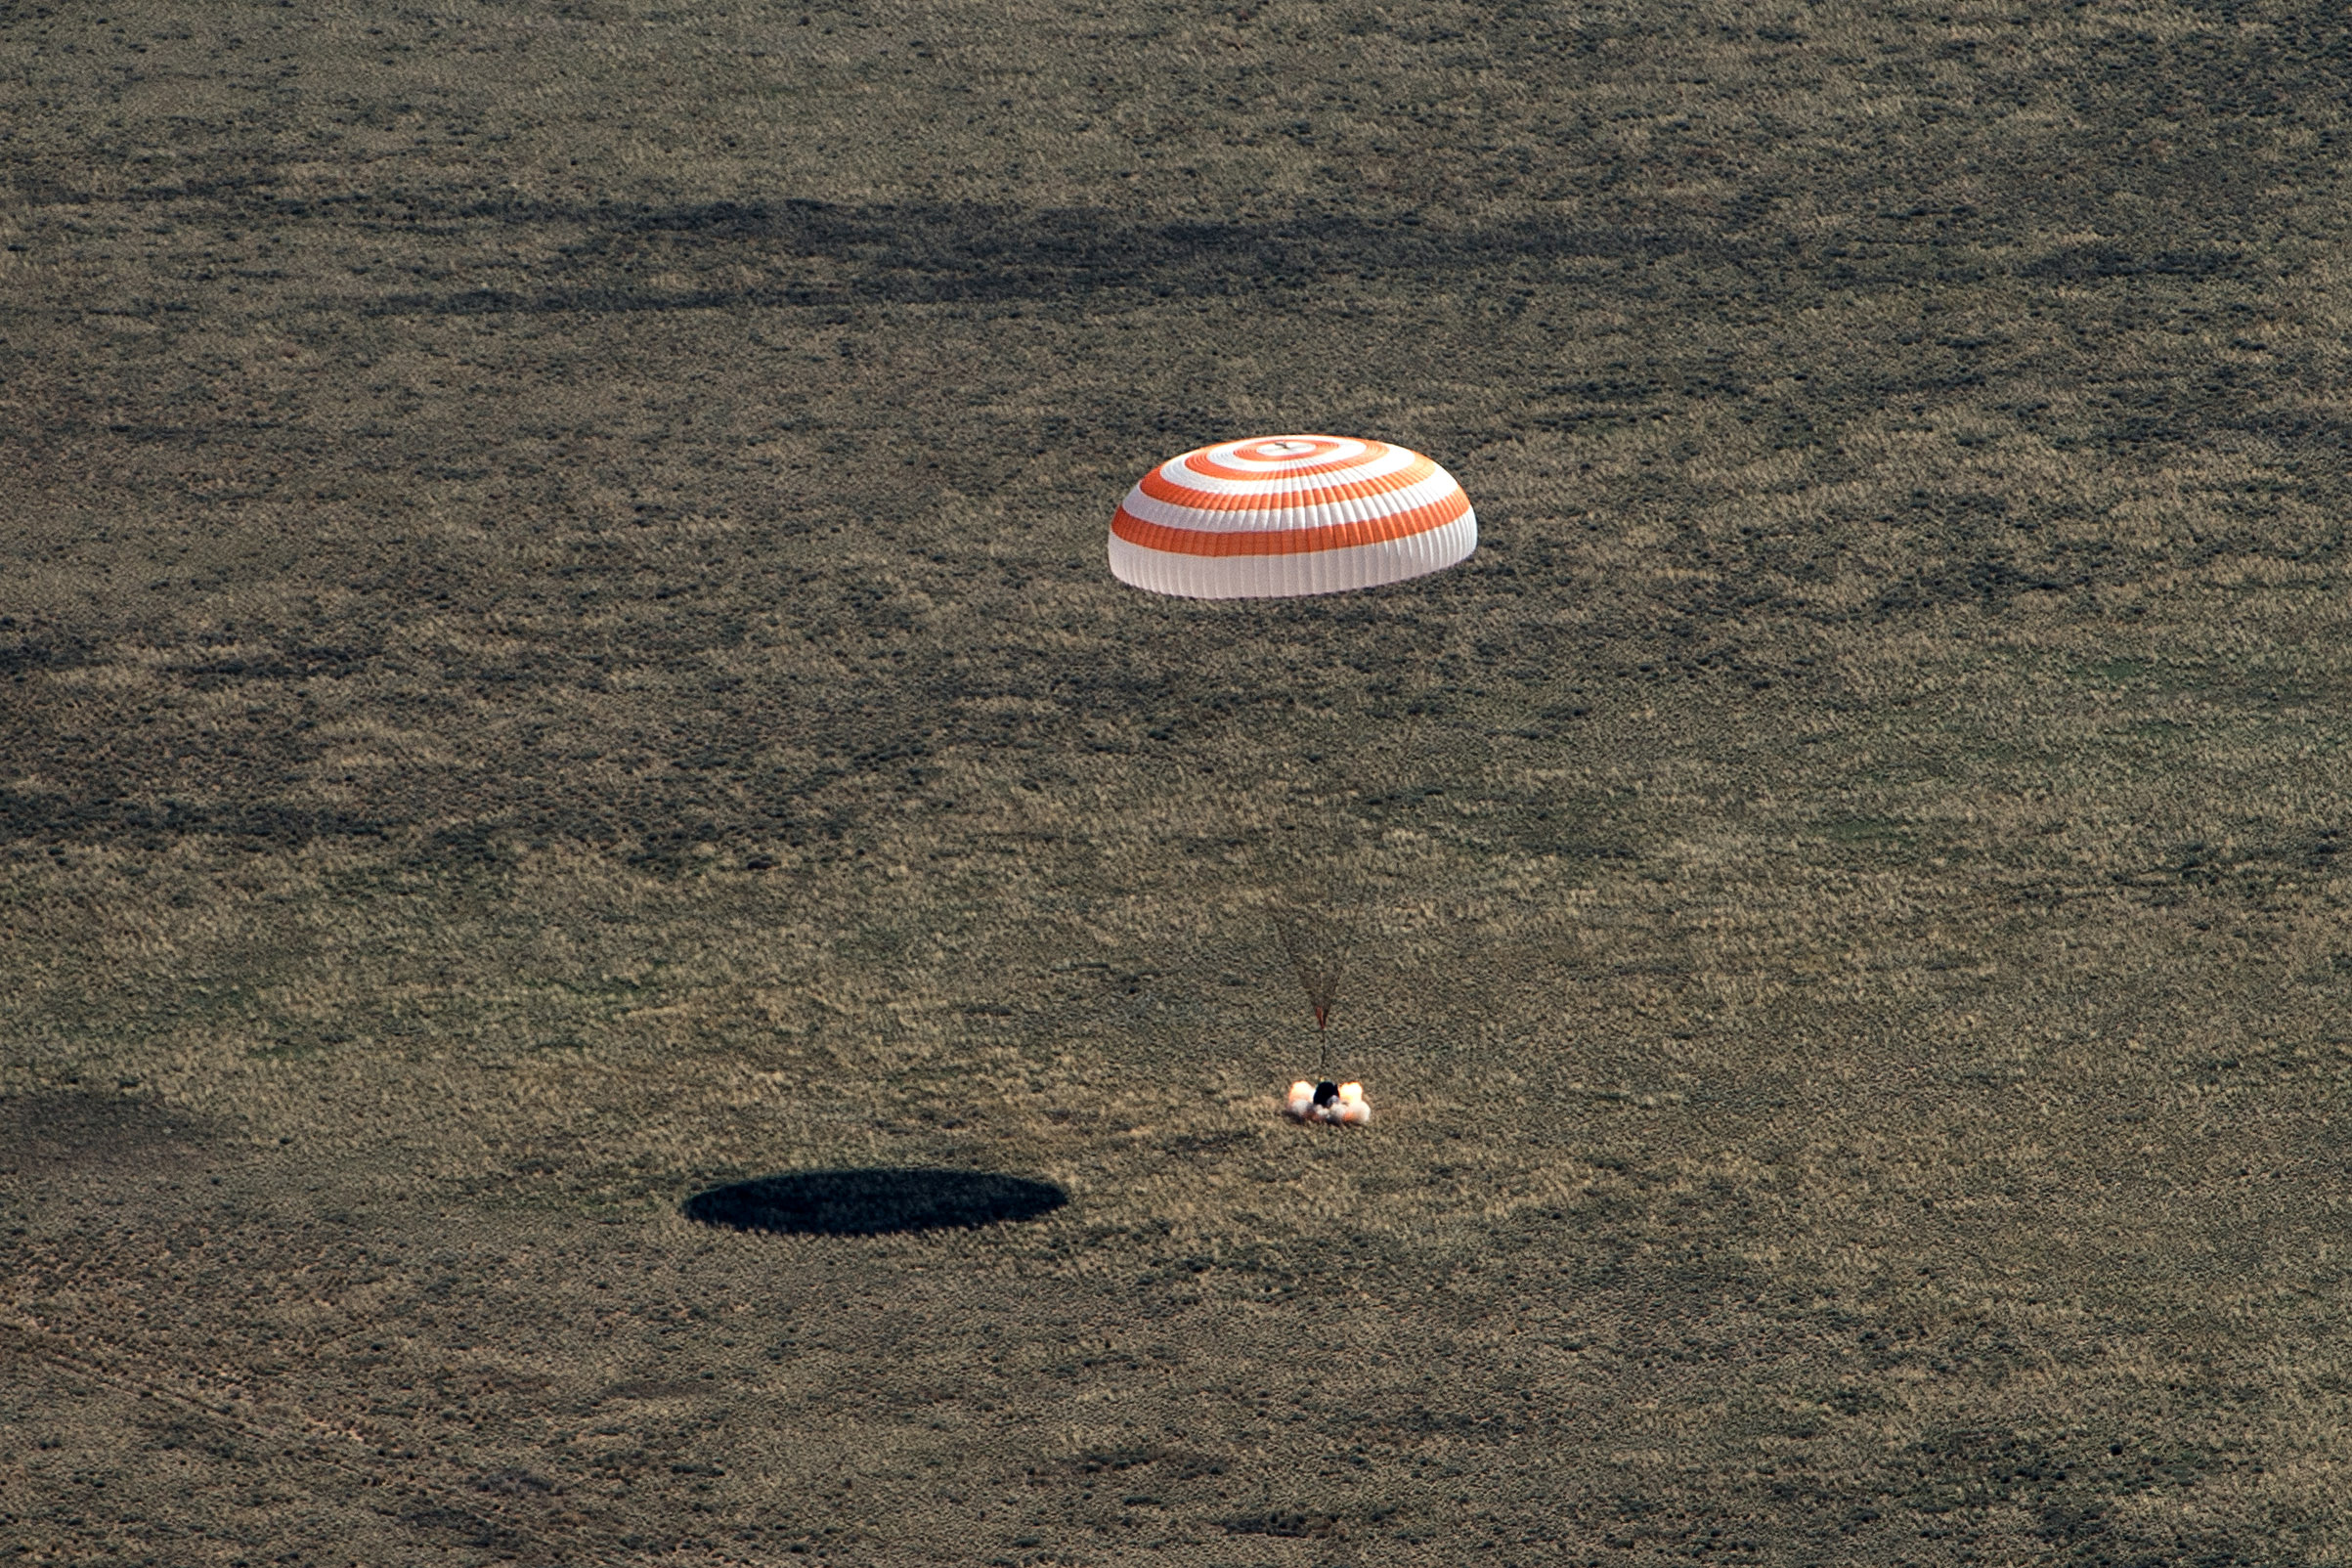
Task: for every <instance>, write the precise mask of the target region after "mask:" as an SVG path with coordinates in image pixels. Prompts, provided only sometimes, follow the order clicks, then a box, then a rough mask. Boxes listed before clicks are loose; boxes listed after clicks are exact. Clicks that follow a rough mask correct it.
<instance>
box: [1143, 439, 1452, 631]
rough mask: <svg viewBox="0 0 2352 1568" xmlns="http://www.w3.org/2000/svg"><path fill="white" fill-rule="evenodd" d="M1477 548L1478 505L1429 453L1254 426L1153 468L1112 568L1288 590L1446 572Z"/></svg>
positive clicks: (1161, 585) (1169, 589)
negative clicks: (1259, 431) (1260, 431)
mask: <svg viewBox="0 0 2352 1568" xmlns="http://www.w3.org/2000/svg"><path fill="white" fill-rule="evenodd" d="M1477 547H1478V514H1477V513H1476V512H1473V511H1472V510H1471V509H1470V498H1469V497H1467V496H1465V495H1463V494H1462V492H1461V486H1459V485H1458V484H1456V483H1455V482H1454V476H1453V475H1452V474H1450V473H1448V472H1446V471H1445V470H1444V469H1443V468H1440V467H1439V466H1438V465H1437V464H1436V463H1434V462H1431V461H1430V460H1429V459H1428V458H1426V457H1422V456H1421V455H1420V454H1419V453H1417V452H1413V451H1409V450H1408V449H1406V448H1404V447H1392V446H1390V445H1388V444H1387V443H1386V442H1382V441H1358V440H1353V439H1350V438H1348V437H1345V436H1255V437H1252V438H1251V439H1249V440H1247V441H1228V442H1226V443H1224V444H1223V445H1222V446H1215V447H1202V448H1200V449H1199V450H1198V451H1195V452H1188V453H1186V454H1185V455H1184V456H1183V457H1171V458H1169V459H1168V460H1167V461H1166V462H1163V463H1161V464H1160V465H1159V466H1158V467H1156V468H1154V469H1153V470H1152V471H1151V472H1150V473H1148V474H1146V475H1144V477H1143V479H1142V480H1141V481H1140V482H1138V483H1137V485H1136V487H1135V488H1134V489H1133V490H1130V491H1129V492H1127V499H1126V500H1125V501H1122V502H1121V503H1120V505H1119V509H1118V513H1117V515H1116V516H1114V517H1112V518H1111V575H1112V576H1114V577H1116V578H1117V579H1118V580H1119V581H1120V582H1122V583H1128V584H1132V585H1133V586H1135V587H1136V588H1148V589H1150V590H1151V591H1152V592H1154V593H1174V594H1180V595H1182V596H1184V597H1186V598H1195V599H1246V598H1285V597H1289V596H1291V595H1294V594H1304V593H1336V592H1339V591H1341V590H1342V589H1345V588H1375V587H1377V586H1378V585H1380V584H1382V583H1401V582H1403V581H1404V580H1405V579H1407V578H1409V577H1419V576H1420V575H1421V574H1422V573H1424V572H1435V571H1439V570H1441V569H1443V568H1445V567H1448V566H1452V565H1453V564H1454V563H1455V562H1457V561H1459V560H1463V559H1465V558H1467V557H1468V555H1469V554H1470V552H1471V551H1472V550H1475V549H1476V548H1477Z"/></svg>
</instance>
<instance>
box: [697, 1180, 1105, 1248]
mask: <svg viewBox="0 0 2352 1568" xmlns="http://www.w3.org/2000/svg"><path fill="white" fill-rule="evenodd" d="M1068 1201H1069V1195H1068V1194H1067V1193H1066V1192H1064V1191H1063V1190H1062V1189H1061V1188H1059V1187H1056V1186H1055V1185H1054V1184H1053V1183H1051V1182H1033V1181H1029V1180H1026V1179H1025V1178H1023V1177H1020V1176H999V1175H997V1174H996V1173H995V1172H993V1171H984V1170H930V1169H922V1168H916V1167H909V1166H896V1165H878V1166H867V1167H864V1168H862V1169H856V1170H796V1171H788V1172H786V1173H785V1174H783V1175H781V1176H762V1177H761V1178H760V1179H759V1180H758V1181H750V1182H735V1183H733V1184H732V1185H730V1186H726V1187H714V1188H712V1189H711V1190H710V1191H709V1192H707V1193H697V1194H695V1195H694V1196H693V1197H692V1198H687V1199H686V1201H685V1203H684V1204H683V1205H682V1207H683V1209H684V1212H685V1216H686V1218H688V1219H690V1220H699V1221H701V1222H702V1223H703V1224H705V1225H725V1226H730V1227H732V1228H733V1229H735V1230H738V1231H776V1232H781V1233H784V1234H787V1235H795V1236H889V1235H895V1234H897V1233H899V1232H902V1231H942V1230H954V1229H959V1228H969V1227H971V1226H976V1225H994V1224H996V1223H998V1222H999V1221H1002V1220H1033V1219H1035V1218H1036V1217H1037V1216H1038V1215H1040V1214H1045V1213H1050V1212H1051V1211H1053V1210H1054V1209H1057V1208H1060V1207H1061V1206H1062V1205H1063V1204H1065V1203H1067V1202H1068Z"/></svg>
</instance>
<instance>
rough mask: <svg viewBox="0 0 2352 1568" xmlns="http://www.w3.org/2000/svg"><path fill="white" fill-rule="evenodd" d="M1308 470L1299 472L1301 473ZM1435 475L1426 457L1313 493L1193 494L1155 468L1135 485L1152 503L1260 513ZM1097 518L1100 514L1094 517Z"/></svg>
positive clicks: (1380, 492)
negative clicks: (1269, 509)
mask: <svg viewBox="0 0 2352 1568" xmlns="http://www.w3.org/2000/svg"><path fill="white" fill-rule="evenodd" d="M1309 471H1310V470H1306V469H1301V470H1300V472H1301V473H1305V472H1309ZM1435 472H1437V464H1436V463H1434V462H1431V461H1430V460H1429V459H1428V458H1426V457H1416V458H1414V459H1413V461H1411V462H1409V463H1407V464H1406V465H1405V466H1404V467H1402V468H1399V469H1398V470H1397V471H1396V472H1395V473H1392V474H1382V475H1380V476H1379V477H1378V478H1377V479H1358V480H1354V481H1352V482H1349V483H1345V484H1336V485H1318V486H1316V487H1315V488H1314V489H1313V490H1275V489H1273V488H1272V487H1271V486H1269V487H1268V488H1267V489H1265V490H1262V491H1258V492H1255V493H1253V494H1244V495H1239V496H1234V495H1222V494H1219V493H1218V492H1216V491H1213V490H1193V489H1190V488H1188V487H1187V486H1184V485H1179V484H1177V483H1175V482H1174V481H1172V480H1170V479H1168V478H1167V477H1166V476H1165V475H1164V474H1162V473H1161V471H1160V470H1159V469H1157V468H1154V469H1153V470H1152V471H1151V472H1150V473H1148V474H1146V475H1144V477H1143V478H1142V480H1141V481H1139V483H1140V484H1141V486H1142V488H1143V493H1144V494H1145V495H1147V496H1149V497H1151V498H1152V499H1153V500H1154V501H1166V502H1167V503H1168V504H1169V505H1171V506H1190V507H1192V508H1193V509H1194V510H1195V511H1203V512H1249V511H1264V510H1267V509H1268V508H1270V507H1276V506H1316V505H1321V504H1323V503H1325V502H1327V501H1357V500H1361V499H1362V498H1364V497H1367V496H1385V495H1388V494H1390V493H1391V492H1394V491H1399V490H1406V489H1409V488H1411V487H1412V486H1414V485H1417V484H1419V483H1420V482H1421V481H1422V480H1424V479H1426V478H1428V477H1429V476H1430V475H1431V474H1433V473H1435ZM1250 477H1252V478H1258V479H1292V478H1295V477H1297V475H1293V474H1254V475H1251V476H1250ZM1098 515H1100V514H1098Z"/></svg>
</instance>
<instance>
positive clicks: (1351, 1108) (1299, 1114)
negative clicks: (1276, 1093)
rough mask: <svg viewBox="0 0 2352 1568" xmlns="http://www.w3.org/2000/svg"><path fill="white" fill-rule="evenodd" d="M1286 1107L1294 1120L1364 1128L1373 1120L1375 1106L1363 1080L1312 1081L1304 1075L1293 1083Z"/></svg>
mask: <svg viewBox="0 0 2352 1568" xmlns="http://www.w3.org/2000/svg"><path fill="white" fill-rule="evenodd" d="M1283 1110H1284V1111H1286V1112H1287V1113H1288V1114H1289V1117H1290V1119H1291V1120H1293V1121H1328V1122H1332V1123H1334V1124H1336V1125H1338V1126H1342V1127H1361V1126H1363V1125H1364V1124H1365V1123H1366V1122H1368V1121H1370V1120H1372V1106H1371V1104H1370V1103H1369V1102H1368V1101H1366V1099H1365V1098H1364V1085H1362V1084H1360V1083H1309V1082H1308V1081H1307V1080H1306V1079H1304V1078H1301V1079H1299V1080H1298V1081H1297V1082H1296V1083H1294V1084H1292V1085H1290V1093H1289V1095H1288V1096H1287V1097H1286V1098H1285V1101H1284V1102H1283Z"/></svg>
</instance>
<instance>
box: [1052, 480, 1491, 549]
mask: <svg viewBox="0 0 2352 1568" xmlns="http://www.w3.org/2000/svg"><path fill="white" fill-rule="evenodd" d="M1261 504H1262V502H1261ZM1469 509H1470V498H1469V497H1467V496H1465V495H1463V494H1462V493H1461V492H1460V491H1459V490H1457V491H1455V492H1454V494H1452V495H1451V496H1447V497H1445V498H1444V499H1442V500H1439V501H1431V502H1430V503H1429V504H1428V505H1426V506H1416V507H1415V508H1413V510H1411V511H1404V512H1392V513H1391V514H1389V515H1388V516H1386V517H1373V518H1368V519H1364V520H1362V521H1358V522H1351V523H1332V524H1329V525H1328V526H1326V527H1323V528H1269V529H1255V530H1240V531H1236V532H1233V533H1211V532H1210V531H1208V530H1207V529H1201V528H1170V527H1168V526H1167V525H1166V524H1164V523H1147V522H1145V521H1144V520H1143V519H1142V518H1140V517H1138V516H1136V515H1135V514H1134V513H1133V512H1131V511H1129V510H1127V508H1126V507H1125V506H1123V505H1122V506H1121V507H1119V509H1118V511H1117V513H1116V514H1115V515H1113V516H1112V517H1111V532H1112V533H1113V534H1116V535H1117V536H1118V537H1119V538H1121V539H1123V540H1125V541H1126V542H1127V543H1128V544H1139V545H1141V546H1143V547H1144V548H1145V549H1152V550H1165V551H1166V552H1168V553H1169V554H1171V555H1305V554H1309V553H1311V552H1313V551H1316V550H1343V549H1350V548H1353V547H1354V546H1356V545H1358V544H1380V543H1382V542H1383V541H1385V540H1391V539H1408V538H1411V537H1412V536H1413V535H1415V534H1426V533H1427V532H1429V531H1430V530H1431V529H1433V528H1443V527H1445V526H1446V525H1447V524H1448V523H1450V522H1452V521H1454V520H1455V519H1456V518H1458V517H1459V516H1460V515H1461V514H1462V513H1463V512H1466V511H1468V510H1469ZM1096 515H1097V516H1100V515H1102V514H1101V513H1099V512H1098V513H1096Z"/></svg>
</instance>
